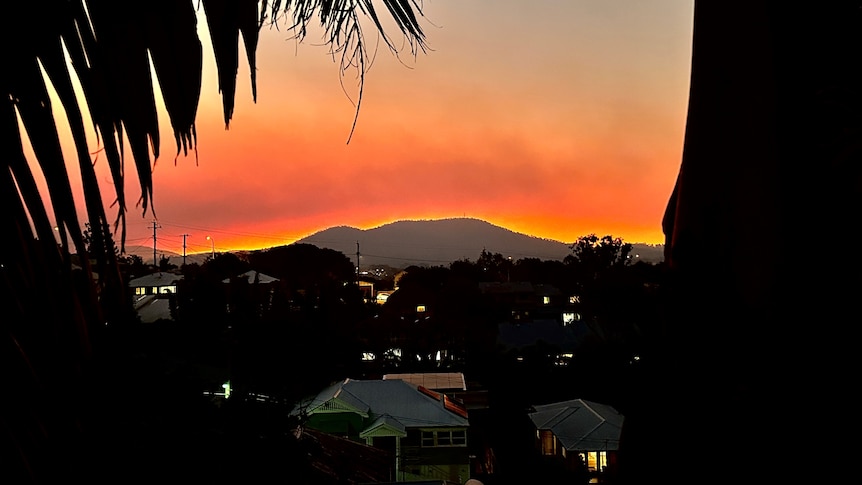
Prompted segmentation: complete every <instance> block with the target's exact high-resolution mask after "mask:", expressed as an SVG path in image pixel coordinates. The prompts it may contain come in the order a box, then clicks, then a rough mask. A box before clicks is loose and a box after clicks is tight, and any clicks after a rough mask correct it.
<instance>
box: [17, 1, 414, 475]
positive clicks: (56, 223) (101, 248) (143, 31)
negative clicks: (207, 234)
mask: <svg viewBox="0 0 862 485" xmlns="http://www.w3.org/2000/svg"><path fill="white" fill-rule="evenodd" d="M383 3H384V5H385V7H386V10H387V11H388V12H389V13H390V15H391V16H392V18H393V20H394V21H395V24H396V26H397V28H398V29H399V30H400V32H401V33H402V34H403V35H405V36H406V37H407V38H408V40H409V45H410V46H411V51H412V52H413V53H414V54H415V53H416V52H417V51H418V50H419V49H421V50H423V51H424V49H425V44H424V42H425V41H424V34H423V32H422V30H421V29H420V27H419V25H418V22H417V17H416V13H417V12H418V13H420V14H421V5H420V4H417V3H415V2H413V1H405V0H386V1H383ZM201 5H202V7H203V10H204V14H205V15H206V16H207V23H208V25H209V35H210V37H211V40H212V45H213V51H214V52H213V53H214V55H215V60H216V66H217V69H218V81H219V90H220V92H221V95H222V103H223V110H224V121H225V126H226V127H227V126H229V123H230V120H231V117H232V115H233V109H234V98H235V96H236V77H237V68H238V63H239V59H238V57H239V49H238V41H239V35H242V38H243V42H244V44H245V56H246V59H247V62H248V64H249V67H250V72H251V74H250V78H251V79H250V81H251V85H252V96H253V99H254V101H255V102H256V101H257V86H256V82H257V81H256V50H257V45H258V36H259V31H260V29H261V28H262V26H263V25H265V24H267V22H268V23H269V25H270V26H282V27H286V28H288V29H293V30H294V32H295V33H296V36H297V37H298V38H299V39H300V40H301V39H302V38H304V37H305V35H306V33H307V27H308V25H309V23H310V22H311V21H312V20H313V19H314V18H318V19H319V21H320V24H321V26H322V27H323V29H324V32H325V36H326V39H327V43H328V44H329V45H330V48H331V49H332V52H333V54H335V53H341V56H342V64H341V68H342V71H343V70H344V69H347V68H349V67H355V68H357V69H358V70H359V71H360V101H361V86H362V82H364V71H365V69H366V68H367V66H368V65H369V64H370V58H369V55H368V52H367V51H366V49H365V43H364V38H363V32H362V29H361V26H360V22H359V20H360V16H361V15H364V16H367V17H368V18H369V19H370V20H371V22H372V23H373V25H374V26H375V28H376V29H377V30H378V32H380V33H381V34H382V36H383V39H384V41H385V42H386V44H387V45H388V46H389V48H390V49H391V50H392V52H397V51H396V49H395V48H394V43H392V42H391V40H390V38H389V37H388V36H387V35H386V33H384V32H383V27H382V22H381V20H380V18H379V17H378V14H377V12H376V10H375V8H374V5H373V3H372V1H371V0H361V1H355V0H353V1H347V0H342V1H287V2H281V1H276V2H273V3H270V2H268V1H266V0H263V1H260V2H258V1H255V0H201V1H200V3H199V4H198V6H196V5H195V3H194V2H193V1H192V0H174V1H165V2H150V3H146V4H145V5H141V6H138V8H137V9H136V10H133V11H130V10H128V5H126V4H123V3H119V2H101V1H84V0H50V1H48V2H38V3H37V2H28V1H24V0H13V1H11V2H7V3H5V4H4V15H3V16H2V17H0V49H2V52H0V54H2V56H0V59H2V62H3V69H2V70H0V89H2V90H3V92H2V94H3V101H2V103H3V105H2V111H3V112H2V115H0V129H2V136H0V164H2V167H3V172H2V173H0V191H2V194H0V197H2V204H3V205H2V208H3V210H2V211H0V223H2V224H3V227H5V228H6V230H7V232H6V233H5V236H6V237H4V238H0V241H2V242H0V278H2V284H3V286H2V291H0V295H2V296H0V301H2V303H4V304H5V308H6V309H7V315H6V316H4V318H3V320H2V323H0V328H2V335H3V336H2V340H0V342H2V348H3V352H4V355H5V356H7V357H8V359H7V361H6V362H7V365H4V366H3V371H2V374H0V379H2V381H3V382H4V386H6V387H7V389H13V390H14V391H13V392H12V393H11V396H9V397H10V399H8V400H7V406H5V407H4V413H3V414H2V415H0V428H2V430H3V431H2V433H3V436H4V439H5V441H4V445H6V446H5V447H4V449H3V451H4V452H6V455H4V456H14V457H17V458H16V460H17V463H18V465H19V466H16V467H12V468H11V469H9V470H7V471H8V473H7V475H9V476H11V480H12V481H16V482H19V481H56V480H58V479H60V478H61V477H62V479H67V478H68V476H69V475H68V474H69V473H70V472H71V471H72V470H73V469H75V467H76V466H78V465H76V464H75V462H76V460H78V459H81V460H86V459H94V457H88V456H86V449H81V450H79V451H80V453H74V452H73V450H77V449H78V448H79V447H78V446H77V445H78V444H80V441H79V439H80V438H81V436H82V435H81V433H83V432H84V431H85V429H86V426H85V424H86V423H85V422H84V421H85V420H83V418H82V416H84V415H85V414H86V413H84V412H83V409H84V407H86V405H87V404H86V403H87V402H88V401H87V397H88V396H87V395H86V394H82V393H81V391H80V390H79V389H80V388H81V386H80V384H81V383H82V382H84V381H86V378H87V372H86V371H85V369H87V368H88V366H90V365H93V362H95V360H94V359H97V357H98V355H99V354H98V348H96V349H94V348H93V347H92V346H91V343H92V339H93V338H95V334H94V333H93V332H94V331H97V330H99V331H101V330H102V329H103V328H105V324H108V326H109V327H110V326H113V325H121V324H123V323H124V321H125V320H124V319H125V317H126V315H129V314H130V313H131V304H130V302H129V300H128V298H127V296H126V294H125V288H124V287H123V284H122V281H121V278H120V276H119V271H118V266H117V260H116V258H115V254H114V251H113V247H114V244H113V239H114V238H115V237H117V236H119V241H120V251H121V252H124V246H125V234H126V228H125V226H126V211H127V198H126V195H125V190H126V189H125V185H124V182H125V153H126V150H127V149H128V151H129V153H130V154H131V156H132V159H133V160H132V161H133V163H134V164H135V170H136V173H137V175H138V179H139V182H140V191H141V195H140V197H139V199H138V203H137V206H138V207H140V209H141V211H142V215H146V214H147V213H148V212H150V213H152V215H153V216H155V211H154V207H155V206H154V204H153V200H154V199H153V198H154V187H153V179H152V174H151V172H152V169H153V166H154V165H155V163H156V161H157V160H158V158H159V155H160V139H159V121H160V120H159V119H158V116H157V111H156V107H155V85H154V82H153V79H152V76H151V68H150V65H151V63H152V71H153V72H155V76H156V77H157V79H158V85H159V86H160V88H161V93H160V94H161V95H162V98H163V99H164V101H165V106H166V109H167V112H168V117H169V122H170V124H171V128H172V130H173V135H174V141H175V143H176V146H177V150H176V153H177V155H179V153H180V152H181V151H182V152H183V153H184V154H188V152H189V151H196V145H197V141H196V136H195V120H196V116H197V107H198V102H199V98H200V91H201V67H202V52H201V42H200V38H199V35H201V32H199V31H198V29H197V17H196V12H197V11H198V10H199V8H200V6H201ZM22 25H26V26H27V27H26V28H21V26H22ZM69 66H71V67H72V71H71V72H70V70H69ZM43 72H44V73H45V74H47V80H48V81H50V83H51V85H52V87H53V88H54V90H55V91H56V93H57V96H58V99H59V101H60V104H61V105H62V109H63V110H64V113H65V116H66V119H67V120H68V123H69V128H70V131H71V133H72V140H73V142H74V146H75V158H76V162H77V166H78V170H79V171H80V173H81V177H82V182H83V184H82V185H83V192H84V205H85V208H86V214H85V219H84V220H85V221H86V222H87V224H88V225H89V227H90V228H91V229H92V232H91V241H90V249H91V250H92V254H87V250H86V248H85V245H84V242H83V237H82V231H81V227H82V226H81V224H80V219H79V214H78V212H77V209H76V205H75V200H74V197H73V190H72V187H71V183H70V179H69V171H68V170H69V169H70V168H69V167H70V165H69V166H67V165H68V163H67V161H66V160H65V159H64V155H63V151H62V149H61V144H60V139H59V135H58V129H57V128H58V127H57V124H56V123H57V121H56V120H55V119H54V115H53V113H54V111H53V109H54V107H53V106H52V103H51V99H50V97H49V95H48V86H47V84H46V77H45V76H43ZM73 74H74V76H76V77H77V80H78V81H79V83H80V85H81V88H82V95H83V99H78V96H77V95H76V92H75V90H74V89H73V82H72V75H73ZM359 104H360V103H357V116H358V111H359ZM84 105H86V106H87V108H88V110H89V115H90V118H91V120H92V123H93V127H92V128H93V130H94V133H95V138H96V141H97V143H98V144H99V145H100V146H99V147H98V150H94V147H90V146H88V142H87V137H86V129H85V126H84V122H83V114H82V112H81V106H84ZM355 125H356V118H354V123H353V127H354V128H355ZM21 126H23V127H24V130H25V131H24V132H22V131H21V130H20V128H19V127H21ZM352 132H353V131H352V129H351V135H352ZM25 137H26V139H27V140H28V141H29V143H30V145H31V146H32V148H33V154H34V155H35V160H33V161H31V160H27V156H26V155H25V150H24V140H25ZM126 143H128V147H126ZM94 152H95V153H97V156H96V159H95V160H92V159H91V154H92V153H94ZM102 161H104V163H107V164H108V168H109V170H110V172H111V177H112V187H113V190H114V196H115V201H114V204H113V207H115V209H116V211H117V215H116V218H115V219H114V222H113V228H112V229H111V228H110V224H109V223H108V220H107V216H106V211H105V208H104V207H103V205H102V200H103V199H102V194H101V188H100V186H99V184H98V180H97V178H96V174H95V170H94V163H99V162H102ZM35 168H38V170H39V171H40V172H41V174H42V176H43V177H44V179H45V181H46V184H47V193H45V194H43V193H41V192H40V190H39V189H38V186H37V183H36V179H37V176H36V174H35V173H34V171H33V170H34V169H35ZM52 220H53V223H52ZM55 237H56V238H59V244H58V243H57V240H56V239H55ZM73 250H74V252H76V253H77V254H78V256H80V258H79V259H80V261H81V268H80V270H75V269H73V266H72V258H71V252H72V251H73ZM91 257H93V258H94V259H95V261H96V268H97V269H98V276H99V277H98V279H95V278H94V272H93V268H91V267H90V259H91ZM94 350H95V351H96V354H94V353H93V351H94ZM58 396H62V397H61V398H60V399H58Z"/></svg>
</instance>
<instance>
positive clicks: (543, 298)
mask: <svg viewBox="0 0 862 485" xmlns="http://www.w3.org/2000/svg"><path fill="white" fill-rule="evenodd" d="M542 303H544V304H545V305H549V304H550V303H551V297H550V296H543V297H542Z"/></svg>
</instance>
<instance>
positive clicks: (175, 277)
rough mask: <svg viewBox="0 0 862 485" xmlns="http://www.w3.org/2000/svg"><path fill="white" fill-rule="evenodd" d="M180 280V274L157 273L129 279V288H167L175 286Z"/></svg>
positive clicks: (181, 276)
mask: <svg viewBox="0 0 862 485" xmlns="http://www.w3.org/2000/svg"><path fill="white" fill-rule="evenodd" d="M182 279H183V275H181V274H174V273H168V272H165V271H158V272H156V273H152V274H148V275H144V276H141V277H139V278H132V279H130V280H129V286H130V287H132V288H138V287H142V286H147V287H150V286H169V285H175V284H176V283H177V282H178V281H180V280H182Z"/></svg>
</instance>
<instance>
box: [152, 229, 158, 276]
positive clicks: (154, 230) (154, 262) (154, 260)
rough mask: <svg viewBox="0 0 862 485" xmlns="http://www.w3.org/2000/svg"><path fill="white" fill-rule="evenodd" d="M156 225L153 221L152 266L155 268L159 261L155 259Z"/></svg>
mask: <svg viewBox="0 0 862 485" xmlns="http://www.w3.org/2000/svg"><path fill="white" fill-rule="evenodd" d="M157 224H158V223H157V222H156V221H155V220H153V266H155V267H156V268H158V267H159V260H158V259H157V258H156V229H157V228H158V225H157Z"/></svg>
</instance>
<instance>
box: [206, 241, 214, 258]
mask: <svg viewBox="0 0 862 485" xmlns="http://www.w3.org/2000/svg"><path fill="white" fill-rule="evenodd" d="M207 240H208V241H209V242H210V247H212V254H213V256H212V257H213V259H215V241H213V238H211V237H210V236H207Z"/></svg>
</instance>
